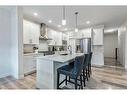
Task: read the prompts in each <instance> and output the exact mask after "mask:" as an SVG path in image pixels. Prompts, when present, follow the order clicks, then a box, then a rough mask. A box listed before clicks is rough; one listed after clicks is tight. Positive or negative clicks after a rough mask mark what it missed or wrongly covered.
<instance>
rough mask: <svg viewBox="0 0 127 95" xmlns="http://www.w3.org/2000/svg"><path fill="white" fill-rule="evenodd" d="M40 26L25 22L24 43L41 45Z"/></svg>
mask: <svg viewBox="0 0 127 95" xmlns="http://www.w3.org/2000/svg"><path fill="white" fill-rule="evenodd" d="M39 35H40V25H39V24H36V23H33V22H30V21H27V20H23V43H24V44H39Z"/></svg>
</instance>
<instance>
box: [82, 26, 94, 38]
mask: <svg viewBox="0 0 127 95" xmlns="http://www.w3.org/2000/svg"><path fill="white" fill-rule="evenodd" d="M80 32H81V37H82V38H91V35H92V29H91V28H89V29H83V30H80Z"/></svg>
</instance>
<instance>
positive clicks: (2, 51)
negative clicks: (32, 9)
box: [0, 7, 11, 78]
mask: <svg viewBox="0 0 127 95" xmlns="http://www.w3.org/2000/svg"><path fill="white" fill-rule="evenodd" d="M10 16H11V13H10V11H8V10H7V9H4V8H1V7H0V78H1V77H5V76H8V75H10V74H11V58H10V57H11V52H10V50H11V48H10V47H11V37H10V34H11V31H10V30H11V20H10Z"/></svg>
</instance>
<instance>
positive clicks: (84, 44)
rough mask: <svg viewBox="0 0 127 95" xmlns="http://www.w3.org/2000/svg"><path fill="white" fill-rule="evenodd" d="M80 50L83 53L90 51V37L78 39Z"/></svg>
mask: <svg viewBox="0 0 127 95" xmlns="http://www.w3.org/2000/svg"><path fill="white" fill-rule="evenodd" d="M80 51H81V53H85V54H87V53H90V52H91V38H82V39H80Z"/></svg>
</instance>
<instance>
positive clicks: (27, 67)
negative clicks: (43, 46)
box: [23, 55, 36, 74]
mask: <svg viewBox="0 0 127 95" xmlns="http://www.w3.org/2000/svg"><path fill="white" fill-rule="evenodd" d="M23 64H24V66H23V69H24V74H28V73H31V72H33V71H35V70H36V60H35V59H34V57H33V55H28V56H24V59H23Z"/></svg>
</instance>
